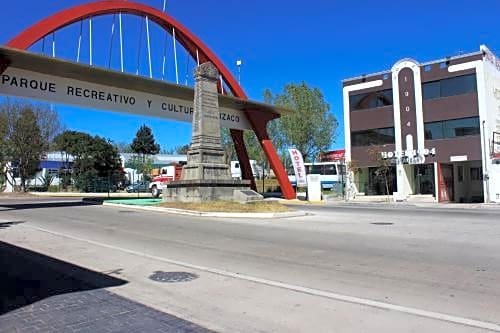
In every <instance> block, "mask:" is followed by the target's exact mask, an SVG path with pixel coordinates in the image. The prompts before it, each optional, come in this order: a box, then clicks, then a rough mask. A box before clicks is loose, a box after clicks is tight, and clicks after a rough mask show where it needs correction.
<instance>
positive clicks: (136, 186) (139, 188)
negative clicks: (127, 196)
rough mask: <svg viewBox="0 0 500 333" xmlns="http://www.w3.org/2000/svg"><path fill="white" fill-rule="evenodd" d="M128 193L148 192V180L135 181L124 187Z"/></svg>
mask: <svg viewBox="0 0 500 333" xmlns="http://www.w3.org/2000/svg"><path fill="white" fill-rule="evenodd" d="M125 191H127V192H128V193H134V192H149V182H135V183H133V184H131V185H129V186H127V187H126V188H125Z"/></svg>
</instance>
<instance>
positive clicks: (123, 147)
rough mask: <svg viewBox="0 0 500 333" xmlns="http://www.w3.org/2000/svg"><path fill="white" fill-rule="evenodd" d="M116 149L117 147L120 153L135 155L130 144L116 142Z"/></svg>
mask: <svg viewBox="0 0 500 333" xmlns="http://www.w3.org/2000/svg"><path fill="white" fill-rule="evenodd" d="M115 147H116V149H118V152H119V153H133V152H134V151H133V150H132V147H131V146H130V143H126V142H116V143H115Z"/></svg>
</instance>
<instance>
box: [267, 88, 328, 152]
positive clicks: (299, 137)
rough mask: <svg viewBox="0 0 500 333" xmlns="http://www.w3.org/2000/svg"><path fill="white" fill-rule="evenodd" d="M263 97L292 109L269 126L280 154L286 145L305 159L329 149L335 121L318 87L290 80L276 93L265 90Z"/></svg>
mask: <svg viewBox="0 0 500 333" xmlns="http://www.w3.org/2000/svg"><path fill="white" fill-rule="evenodd" d="M264 98H265V100H266V102H268V103H272V104H275V105H280V106H284V107H287V108H289V109H291V110H294V111H293V112H291V113H290V114H287V115H284V116H282V117H281V118H280V119H277V120H274V121H273V122H271V123H270V125H269V127H268V131H269V135H270V137H271V139H272V140H273V142H274V144H275V146H277V147H278V150H279V151H280V152H281V153H282V154H283V153H285V152H286V148H288V147H291V146H295V147H296V148H297V149H298V150H299V151H300V152H301V153H302V155H303V156H304V159H305V160H307V161H311V160H314V158H315V157H316V156H317V155H318V153H319V152H321V151H325V150H328V148H329V147H330V145H331V143H332V142H333V140H334V138H335V131H336V129H337V126H338V122H337V120H336V119H335V117H334V116H333V114H332V113H330V106H329V105H328V103H326V101H325V100H324V97H323V94H322V93H321V91H320V90H319V89H318V88H310V87H309V86H307V84H306V83H304V82H303V83H300V84H293V83H292V84H287V85H286V86H285V88H284V91H283V93H281V94H277V95H275V96H273V95H272V94H271V92H270V91H269V90H266V91H265V92H264Z"/></svg>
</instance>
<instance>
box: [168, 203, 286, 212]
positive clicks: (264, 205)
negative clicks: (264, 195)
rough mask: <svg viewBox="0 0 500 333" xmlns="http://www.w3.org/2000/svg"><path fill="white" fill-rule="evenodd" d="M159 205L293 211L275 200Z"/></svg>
mask: <svg viewBox="0 0 500 333" xmlns="http://www.w3.org/2000/svg"><path fill="white" fill-rule="evenodd" d="M159 206H160V207H167V208H177V209H187V210H194V211H198V212H228V213H280V212H289V211H291V209H290V208H288V207H286V206H284V205H282V204H280V203H278V202H275V201H257V202H250V203H246V204H243V203H239V202H234V201H207V202H163V203H161V204H159Z"/></svg>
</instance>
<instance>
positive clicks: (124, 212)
mask: <svg viewBox="0 0 500 333" xmlns="http://www.w3.org/2000/svg"><path fill="white" fill-rule="evenodd" d="M118 213H121V214H134V213H137V212H136V211H133V210H119V211H118Z"/></svg>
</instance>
